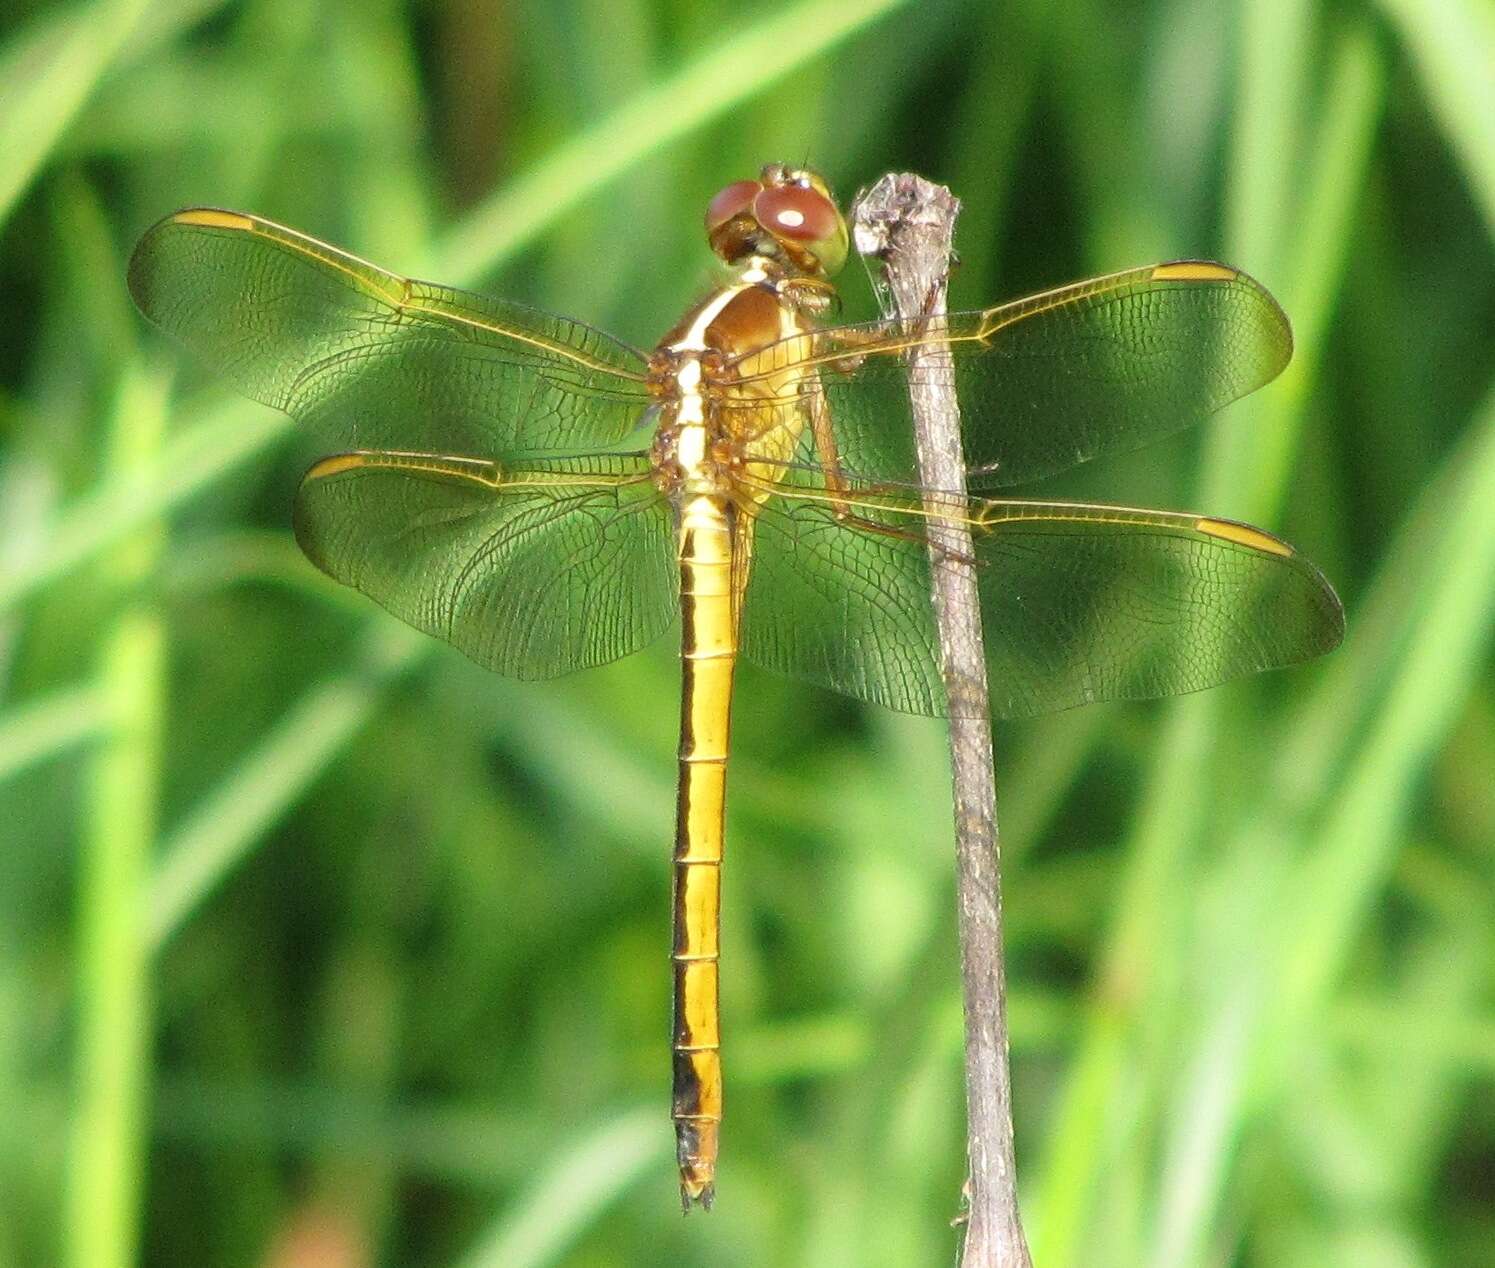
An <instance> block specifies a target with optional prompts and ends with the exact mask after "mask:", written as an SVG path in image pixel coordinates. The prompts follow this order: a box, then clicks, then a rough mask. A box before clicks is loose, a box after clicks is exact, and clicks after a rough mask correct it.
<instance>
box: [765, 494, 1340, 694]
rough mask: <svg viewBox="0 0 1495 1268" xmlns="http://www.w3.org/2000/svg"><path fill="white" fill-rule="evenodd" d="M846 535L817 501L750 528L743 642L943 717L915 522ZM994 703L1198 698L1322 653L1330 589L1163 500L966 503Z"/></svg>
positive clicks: (802, 671) (788, 668)
mask: <svg viewBox="0 0 1495 1268" xmlns="http://www.w3.org/2000/svg"><path fill="white" fill-rule="evenodd" d="M855 513H856V514H857V515H859V516H861V517H863V518H864V519H866V520H868V521H869V522H873V523H876V524H878V526H879V528H878V530H877V531H865V530H864V531H857V530H854V529H852V528H850V527H848V526H846V525H844V524H842V523H841V522H839V521H838V520H837V519H836V517H835V514H834V512H833V510H832V509H831V507H830V506H829V505H828V504H827V503H826V502H823V501H819V500H815V499H809V498H805V499H802V500H796V501H792V502H791V504H790V505H789V506H788V507H787V509H785V508H777V507H775V508H765V509H764V511H763V512H762V513H760V514H759V515H758V517H757V519H756V522H755V529H754V548H753V571H752V574H751V576H750V579H749V581H748V593H747V604H746V611H745V614H744V618H743V652H744V654H745V655H746V656H748V657H749V658H750V659H752V660H754V661H756V662H757V663H759V664H761V665H764V666H765V667H767V668H769V669H773V670H776V671H778V672H781V673H785V674H789V675H791V676H793V677H798V678H804V679H807V680H809V681H812V682H816V683H819V684H821V685H822V686H826V687H830V688H832V689H834V690H837V691H841V692H843V693H845V694H847V695H851V696H855V697H857V698H858V699H862V700H869V701H874V702H876V703H878V704H884V705H889V706H891V707H893V708H897V709H902V710H904V711H906V712H911V713H942V712H944V710H945V707H946V706H945V698H944V692H943V688H942V686H941V683H940V680H939V675H938V670H937V666H938V651H937V647H938V643H937V637H936V634H935V630H934V621H933V615H932V612H931V608H930V600H929V594H930V584H929V583H930V564H929V556H928V546H927V544H926V543H925V541H924V539H923V529H922V527H921V525H922V522H923V521H922V518H921V516H920V514H919V513H918V511H917V509H916V508H915V507H914V506H913V505H912V504H910V506H909V507H908V509H907V510H906V511H904V512H902V513H900V512H897V511H893V510H879V509H877V508H876V507H874V506H872V505H871V504H870V503H869V504H868V505H864V506H861V507H858V508H856V512H855ZM969 514H970V517H971V520H972V524H971V527H972V531H973V549H974V551H975V560H976V575H977V585H978V588H979V592H980V597H981V613H982V624H983V628H984V633H985V642H986V655H987V665H988V670H989V677H990V689H991V704H992V712H993V714H994V715H995V716H997V717H1004V718H1018V717H1030V716H1034V715H1037V714H1043V713H1052V712H1057V711H1059V710H1062V709H1068V708H1072V707H1074V706H1076V705H1080V704H1087V703H1091V702H1094V701H1101V700H1140V699H1148V698H1152V697H1156V696H1172V695H1180V694H1183V693H1186V692H1190V691H1198V690H1200V689H1202V688H1205V687H1212V686H1215V685H1217V684H1219V683H1222V682H1226V681H1228V680H1230V679H1232V678H1238V677H1241V676H1243V675H1246V674H1250V673H1255V672H1257V671H1258V670H1263V669H1269V668H1273V667H1276V666H1282V665H1291V664H1296V663H1298V662H1300V661H1304V660H1308V659H1310V658H1312V657H1314V656H1317V655H1320V654H1321V653H1323V652H1326V651H1329V650H1330V649H1331V648H1333V647H1334V646H1336V645H1337V644H1338V642H1339V640H1340V638H1341V637H1342V635H1343V631H1344V614H1343V611H1342V609H1341V608H1340V604H1339V600H1338V598H1337V597H1336V596H1335V594H1334V591H1333V590H1332V589H1331V588H1330V587H1329V585H1328V583H1327V582H1326V581H1325V580H1324V578H1323V576H1322V575H1321V574H1320V573H1319V571H1318V569H1316V568H1315V567H1314V566H1313V565H1312V564H1311V563H1309V562H1308V561H1307V560H1306V559H1304V558H1302V556H1300V555H1298V554H1297V553H1296V552H1294V551H1293V549H1292V547H1290V546H1288V545H1287V544H1286V543H1284V542H1281V541H1279V540H1278V539H1277V538H1275V537H1273V536H1271V535H1270V534H1268V533H1264V532H1262V531H1261V530H1260V529H1255V528H1251V527H1249V526H1247V525H1242V524H1235V523H1233V522H1231V521H1228V520H1217V519H1210V518H1207V517H1201V516H1197V515H1185V514H1175V513H1170V512H1165V511H1140V510H1131V509H1129V508H1122V507H1112V506H1099V505H1090V504H1072V503H1055V502H1019V501H1004V502H997V501H975V502H972V503H971V504H970V511H969Z"/></svg>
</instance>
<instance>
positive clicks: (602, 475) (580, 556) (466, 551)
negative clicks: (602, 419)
mask: <svg viewBox="0 0 1495 1268" xmlns="http://www.w3.org/2000/svg"><path fill="white" fill-rule="evenodd" d="M598 463H599V460H597V459H592V460H589V461H586V462H583V461H582V460H577V461H574V462H568V461H561V460H555V461H552V462H549V463H545V464H538V463H535V464H528V465H525V466H522V467H515V468H501V467H499V466H498V464H496V463H492V462H487V461H480V460H478V459H471V458H451V457H442V456H438V455H435V454H419V453H392V452H362V453H349V454H339V455H337V456H335V457H331V458H324V459H323V460H322V461H320V462H318V463H317V464H316V465H314V466H313V467H312V468H311V470H310V471H308V472H307V474H306V477H305V479H304V480H303V481H302V484H301V488H300V491H299V493H298V494H297V498H296V516H295V524H296V540H297V541H298V542H300V544H301V548H302V549H303V550H304V551H305V552H306V554H307V555H308V556H309V557H310V559H311V560H312V562H313V563H315V564H316V565H317V566H318V567H319V568H321V569H322V570H323V571H324V572H326V573H328V574H329V575H331V576H332V577H334V578H336V579H337V580H338V581H341V582H343V583H344V584H346V585H350V586H352V587H354V588H355V589H357V590H361V591H362V592H363V593H364V594H366V595H368V596H369V597H370V598H372V599H374V600H375V601H376V602H377V603H379V604H380V605H381V606H383V607H384V608H386V609H388V610H389V611H390V612H392V613H394V615H395V616H398V617H399V618H401V619H402V620H404V621H407V622H408V623H409V624H411V625H413V626H415V628H416V629H419V630H423V631H425V632H426V633H428V634H433V635H435V636H436V637H437V638H440V639H444V640H445V641H446V642H448V643H451V644H452V645H453V646H454V647H456V648H458V649H459V650H460V651H462V652H464V653H465V654H466V655H468V656H470V657H471V658H472V659H473V660H475V661H476V662H477V663H478V664H480V665H483V666H484V667H486V668H488V669H492V670H496V671H497V672H499V673H503V674H508V675H509V676H511V677H515V678H551V677H554V676H556V675H557V674H563V673H567V672H569V671H571V670H573V669H582V668H586V667H588V666H591V665H600V664H604V663H606V662H607V661H612V660H616V659H618V658H619V657H621V656H625V655H627V654H628V653H630V652H633V651H637V650H638V649H639V648H641V647H643V646H644V645H645V644H647V643H649V642H650V641H652V640H653V639H654V638H656V637H657V636H658V635H659V634H661V633H662V632H663V631H664V630H665V628H666V627H667V626H668V625H669V624H670V622H671V620H672V619H673V617H674V614H675V613H676V612H677V611H678V610H679V599H678V585H679V583H678V578H677V576H676V567H675V545H674V539H673V534H672V529H671V521H670V516H669V510H668V507H667V505H666V503H665V502H664V501H663V499H662V498H661V497H660V496H659V494H658V492H657V490H656V489H655V488H654V486H653V485H652V484H651V483H650V482H649V480H648V479H647V467H646V465H645V464H644V463H643V462H642V460H641V459H640V460H637V463H636V465H637V467H638V470H636V471H633V472H629V471H626V470H625V469H624V468H625V467H626V466H628V465H629V464H628V463H626V462H624V461H622V460H619V461H617V462H615V463H613V464H610V466H608V467H603V468H601V469H599V466H598Z"/></svg>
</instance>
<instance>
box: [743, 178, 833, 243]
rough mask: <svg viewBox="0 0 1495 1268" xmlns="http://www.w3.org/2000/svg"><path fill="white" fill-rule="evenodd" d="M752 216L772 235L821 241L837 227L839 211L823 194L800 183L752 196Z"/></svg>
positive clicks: (791, 239)
mask: <svg viewBox="0 0 1495 1268" xmlns="http://www.w3.org/2000/svg"><path fill="white" fill-rule="evenodd" d="M753 215H754V216H755V217H756V218H757V220H758V223H759V224H760V225H762V226H763V227H764V228H765V229H767V230H768V231H769V232H770V233H772V234H773V235H774V236H775V237H779V238H787V239H789V240H790V241H791V242H807V243H811V242H825V241H827V240H829V239H831V238H834V237H835V236H836V234H837V233H838V232H840V228H841V213H840V212H839V211H837V210H836V204H835V203H833V202H831V200H830V199H829V198H827V197H826V196H825V195H824V194H822V193H820V192H819V191H817V190H814V189H808V188H806V187H805V186H802V185H776V186H774V187H773V188H772V189H765V190H764V191H763V192H762V193H761V194H759V195H758V196H757V197H756V198H754V199H753Z"/></svg>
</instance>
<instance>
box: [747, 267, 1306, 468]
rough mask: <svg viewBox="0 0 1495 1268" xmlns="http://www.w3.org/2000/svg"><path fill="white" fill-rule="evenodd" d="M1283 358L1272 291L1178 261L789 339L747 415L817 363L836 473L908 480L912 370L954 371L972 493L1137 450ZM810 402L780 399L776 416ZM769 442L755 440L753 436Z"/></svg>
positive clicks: (754, 381)
mask: <svg viewBox="0 0 1495 1268" xmlns="http://www.w3.org/2000/svg"><path fill="white" fill-rule="evenodd" d="M930 343H944V344H946V345H948V347H949V349H950V352H951V354H952V357H953V360H954V366H953V369H951V370H944V371H940V370H924V369H921V370H910V368H909V366H908V364H907V360H906V356H905V354H906V353H907V351H908V350H909V349H910V348H911V347H915V346H920V345H926V344H930ZM1291 355H1292V333H1291V330H1290V328H1289V326H1288V322H1287V318H1286V317H1285V316H1284V315H1283V312H1282V310H1281V309H1280V308H1279V307H1278V306H1277V303H1276V301H1275V300H1274V299H1273V298H1272V297H1271V295H1270V294H1269V293H1268V292H1267V291H1266V290H1265V288H1263V287H1262V286H1261V285H1260V284H1259V283H1257V282H1256V281H1254V280H1253V279H1252V278H1250V277H1248V276H1247V275H1246V274H1244V273H1242V272H1240V271H1238V270H1236V269H1233V268H1230V267H1228V266H1226V265H1222V264H1214V263H1210V262H1207V261H1189V260H1185V261H1176V262H1174V263H1171V264H1159V265H1154V266H1151V267H1148V268H1141V269H1131V270H1129V271H1127V272H1124V273H1116V274H1112V275H1111V276H1109V277H1101V278H1095V279H1093V280H1090V281H1086V282H1078V283H1075V284H1073V285H1071V286H1065V287H1061V288H1059V289H1058V290H1053V291H1047V292H1044V293H1043V294H1040V295H1034V296H1030V297H1029V298H1027V299H1021V300H1017V301H1016V302H1014V303H1010V304H1004V305H1001V306H999V307H996V308H989V309H984V310H981V311H977V312H964V313H952V314H950V315H948V316H946V317H942V318H938V319H934V320H931V321H929V322H926V323H922V324H919V325H913V324H905V323H899V322H873V323H869V324H865V325H854V326H840V327H835V328H831V329H827V330H822V331H818V332H816V333H814V334H813V335H811V336H808V337H805V336H800V337H796V338H793V339H789V340H785V341H784V342H783V343H782V344H779V345H774V347H773V348H772V349H770V350H768V351H767V352H760V353H757V354H755V357H756V360H754V361H753V363H752V374H751V375H749V376H748V377H747V378H746V379H745V382H744V386H743V387H742V388H741V389H739V391H740V393H741V396H740V399H741V401H742V404H741V406H740V407H739V408H740V409H741V410H742V411H744V414H746V412H747V411H749V410H756V411H761V409H762V408H763V405H762V401H761V400H760V399H755V398H754V397H753V396H752V394H753V393H755V392H760V391H762V385H763V384H764V383H766V382H767V381H768V380H769V379H770V378H771V376H772V375H773V374H774V373H776V372H780V373H781V372H782V370H783V368H784V367H785V366H786V365H788V364H790V363H803V364H805V365H807V366H813V367H815V368H816V371H817V376H818V384H816V383H814V382H812V383H811V384H810V385H809V386H808V387H807V388H806V389H805V391H806V392H808V393H810V394H811V395H813V394H816V393H818V394H820V395H821V396H822V397H823V400H824V403H825V405H826V406H828V407H829V412H830V418H831V422H832V426H833V428H834V434H835V440H836V446H837V449H838V451H839V452H838V454H837V455H828V454H825V453H817V454H816V455H815V460H816V461H817V462H821V463H825V464H827V465H831V460H832V459H833V458H838V459H839V463H840V466H841V468H842V469H843V471H844V472H845V473H846V474H848V475H850V476H852V477H855V478H859V479H862V480H866V481H871V482H885V481H898V482H903V483H909V484H916V483H918V464H917V462H916V460H915V456H914V447H913V426H912V421H911V419H910V416H909V403H908V383H909V381H910V379H914V380H917V379H918V378H920V377H921V376H922V377H926V378H929V377H936V376H937V377H939V378H941V379H948V378H949V377H951V376H953V379H954V384H955V388H956V392H957V395H958V397H959V399H960V404H961V409H962V423H961V427H962V442H963V446H964V451H965V459H966V462H967V464H968V465H969V467H970V472H971V474H970V480H971V484H972V486H973V487H977V488H994V487H1000V486H1005V485H1009V484H1016V483H1019V482H1021V481H1025V480H1033V479H1038V478H1040V477H1043V476H1048V475H1054V474H1056V473H1058V472H1060V471H1063V470H1065V469H1066V468H1068V467H1071V466H1074V465H1076V464H1077V463H1081V462H1085V461H1088V460H1089V459H1091V458H1096V457H1099V456H1101V455H1103V454H1108V453H1120V452H1124V451H1126V450H1130V449H1136V448H1140V447H1141V446H1143V445H1146V444H1148V443H1150V442H1152V441H1154V440H1157V439H1159V438H1161V437H1163V436H1166V435H1169V434H1170V433H1172V432H1174V431H1177V430H1179V429H1181V428H1183V427H1187V426H1189V425H1191V424H1193V423H1195V422H1198V421H1199V420H1200V419H1201V418H1202V417H1204V416H1205V415H1207V414H1209V413H1211V412H1213V411H1214V410H1217V409H1220V408H1222V407H1223V406H1225V405H1227V404H1229V403H1230V402H1231V401H1234V400H1236V399H1237V398H1239V397H1241V396H1244V395H1246V394H1247V393H1248V392H1251V391H1254V390H1255V389H1256V388H1258V387H1260V386H1262V385H1263V384H1264V383H1267V382H1270V381H1271V380H1272V379H1273V378H1275V377H1276V375H1277V374H1278V373H1279V372H1280V371H1281V370H1282V368H1283V367H1284V366H1285V365H1286V364H1287V362H1288V360H1289V358H1290V357H1291ZM806 408H808V403H807V402H806V401H805V400H804V399H803V398H802V397H801V398H798V399H795V400H785V401H783V402H782V404H781V411H782V413H783V415H784V416H785V417H786V418H787V417H788V416H791V415H797V414H798V413H799V412H800V411H802V410H804V409H806ZM762 447H763V448H764V449H765V450H769V449H771V444H770V443H769V442H768V440H767V438H765V439H764V441H763V442H762Z"/></svg>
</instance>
